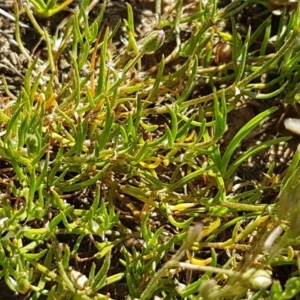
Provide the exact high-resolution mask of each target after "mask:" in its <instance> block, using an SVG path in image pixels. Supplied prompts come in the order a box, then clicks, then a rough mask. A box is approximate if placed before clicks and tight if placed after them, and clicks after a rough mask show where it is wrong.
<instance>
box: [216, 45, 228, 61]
mask: <svg viewBox="0 0 300 300" xmlns="http://www.w3.org/2000/svg"><path fill="white" fill-rule="evenodd" d="M231 60H232V47H231V45H230V44H229V43H219V44H217V45H216V47H215V63H216V64H217V65H220V64H226V63H229V62H230V61H231Z"/></svg>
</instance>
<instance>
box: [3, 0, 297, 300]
mask: <svg viewBox="0 0 300 300" xmlns="http://www.w3.org/2000/svg"><path fill="white" fill-rule="evenodd" d="M20 1H21V0H20ZM79 2H80V1H79ZM129 2H130V3H131V5H132V7H133V9H134V15H135V22H136V28H137V32H138V33H139V34H140V35H141V36H144V35H146V34H147V32H148V31H149V28H151V26H150V25H151V22H153V18H154V12H155V3H154V1H144V0H136V1H129ZM171 2H172V1H171ZM185 2H186V4H189V5H191V9H192V8H193V7H192V3H193V1H185ZM221 2H222V5H225V4H226V2H228V1H221ZM20 4H21V3H20ZM75 4H76V3H75ZM99 4H101V1H95V6H94V7H93V10H92V13H91V17H93V15H94V16H96V15H97V13H98V12H99V9H100V6H99ZM0 8H1V9H2V10H4V11H5V12H6V13H7V14H9V15H10V16H14V8H13V1H10V0H6V1H3V0H2V1H0ZM248 13H249V12H248ZM251 13H252V14H255V12H251ZM251 13H250V14H251ZM70 14H72V10H70V11H66V12H63V13H59V14H57V15H55V16H53V17H51V18H49V19H44V20H43V19H41V20H39V22H40V23H41V25H42V26H44V27H45V28H46V29H47V30H48V31H49V32H50V33H52V34H53V33H54V32H55V31H56V30H57V28H58V27H59V26H62V24H63V23H62V22H63V21H64V19H65V18H68V16H69V15H70ZM246 14H247V12H245V15H246ZM245 15H241V16H240V20H238V21H239V22H244V21H245V20H244V18H245ZM126 16H127V12H126V5H125V1H109V2H108V6H107V10H106V12H105V22H107V25H108V26H111V27H113V26H114V25H115V24H116V22H117V21H118V19H119V18H126ZM274 18H275V17H274ZM20 19H21V21H22V24H24V26H22V27H21V37H22V41H23V44H24V47H25V48H26V49H27V51H28V53H29V55H30V56H32V57H36V58H37V59H38V60H40V61H41V62H42V61H43V60H46V59H47V57H46V55H45V54H46V50H45V44H44V42H43V41H41V40H40V37H39V35H38V34H37V33H36V32H35V30H34V29H33V27H32V26H31V24H30V21H29V20H28V17H27V16H26V13H25V12H24V10H23V9H22V5H20ZM252 21H253V23H252V24H250V23H251V22H252ZM252 21H251V16H250V17H249V16H248V17H247V23H248V25H249V26H250V25H252V26H253V27H255V26H257V24H255V22H257V20H254V19H253V20H252ZM274 22H276V20H274ZM225 27H226V24H225ZM121 36H122V32H121V33H120V35H119V40H118V39H116V40H115V42H114V43H115V45H114V47H115V49H116V50H115V51H121V48H122V43H121ZM165 51H166V55H167V54H168V53H167V52H168V51H169V50H168V49H167V48H165ZM148 59H150V58H148ZM153 59H155V58H153ZM65 60H66V61H64V62H62V65H65V66H68V64H69V63H70V62H69V61H67V58H65ZM149 63H150V64H151V63H153V61H151V60H150V62H149ZM27 68H28V60H27V59H26V57H25V56H24V54H22V53H21V51H20V50H19V47H18V44H17V41H16V36H15V22H14V20H13V18H9V17H8V16H4V15H1V14H0V74H1V76H2V83H0V107H2V106H3V105H4V104H5V103H7V101H8V99H10V98H14V97H17V95H18V93H19V91H20V89H21V88H22V84H23V78H24V75H25V73H26V70H27ZM4 77H5V81H6V82H7V87H8V89H9V90H7V89H6V88H5V86H4V84H3V78H4ZM195 93H201V91H195ZM273 105H279V106H280V109H279V111H278V112H277V113H276V114H275V115H274V116H273V119H272V120H269V121H268V122H267V124H266V125H265V126H264V127H261V128H260V129H259V130H258V131H257V132H256V133H254V134H253V135H252V136H250V137H248V138H247V139H246V140H245V141H244V142H243V144H242V145H241V146H240V152H243V151H245V150H246V149H248V148H249V147H251V146H252V145H254V144H255V143H257V140H261V141H264V140H269V139H272V138H274V137H276V136H281V135H286V134H287V132H286V131H285V130H284V129H283V126H282V120H283V117H285V116H293V115H295V112H293V111H291V110H289V109H287V108H286V106H285V105H283V104H281V99H279V98H278V99H275V100H274V101H272V103H270V102H262V101H254V100H249V99H244V100H243V101H242V102H241V103H239V105H238V106H237V107H236V109H234V110H233V111H231V112H230V113H229V116H228V132H227V134H226V136H225V137H224V141H223V147H224V148H225V146H226V145H227V144H228V143H229V141H230V140H231V138H232V137H233V136H234V134H235V133H236V132H237V131H238V129H239V128H241V127H242V126H243V125H244V124H245V123H246V122H247V121H249V120H250V119H251V118H253V117H254V116H255V115H257V114H258V113H260V112H262V111H263V110H265V109H266V108H268V107H270V106H273ZM0 128H1V126H0ZM297 143H298V141H297V139H293V140H291V141H290V142H289V143H288V144H286V145H283V146H281V148H280V149H279V148H276V147H274V149H272V152H270V151H269V152H267V153H261V154H259V155H257V156H256V157H253V158H252V159H251V161H249V162H248V164H245V165H244V166H243V168H241V170H240V171H239V174H238V176H239V181H240V182H251V184H253V185H254V184H255V183H256V182H258V181H259V180H260V179H261V177H262V176H263V175H262V174H263V172H265V171H266V169H267V168H268V165H269V163H270V162H271V161H274V160H278V161H282V164H281V165H280V164H279V165H278V166H277V170H276V172H277V173H283V172H284V171H285V169H286V167H287V161H289V160H290V158H291V156H292V155H293V153H294V150H295V148H296V146H297ZM5 164H6V162H3V163H1V167H5ZM0 192H1V191H0ZM266 197H269V198H270V203H271V202H274V198H275V197H276V191H273V190H270V194H266ZM115 259H116V260H117V258H115ZM117 267H118V264H117V263H115V268H117ZM108 292H109V293H110V295H111V297H112V298H114V299H124V297H125V296H126V295H127V287H126V284H125V282H123V283H122V282H119V283H118V284H117V286H114V287H111V289H110V290H109V291H108ZM0 296H1V297H6V299H13V298H16V299H22V298H20V296H14V294H13V293H11V292H9V291H8V290H7V288H6V286H5V284H4V282H2V281H0ZM24 299H25V298H24Z"/></svg>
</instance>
